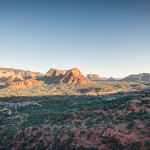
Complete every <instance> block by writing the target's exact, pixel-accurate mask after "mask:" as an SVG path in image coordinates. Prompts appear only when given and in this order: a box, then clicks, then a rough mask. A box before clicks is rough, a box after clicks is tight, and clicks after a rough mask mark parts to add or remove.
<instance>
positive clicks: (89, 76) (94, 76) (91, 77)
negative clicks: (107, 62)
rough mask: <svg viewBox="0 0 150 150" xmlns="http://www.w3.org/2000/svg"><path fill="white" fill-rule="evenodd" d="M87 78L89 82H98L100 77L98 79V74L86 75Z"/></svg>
mask: <svg viewBox="0 0 150 150" xmlns="http://www.w3.org/2000/svg"><path fill="white" fill-rule="evenodd" d="M87 78H88V79H89V80H100V77H99V75H98V74H88V75H87Z"/></svg>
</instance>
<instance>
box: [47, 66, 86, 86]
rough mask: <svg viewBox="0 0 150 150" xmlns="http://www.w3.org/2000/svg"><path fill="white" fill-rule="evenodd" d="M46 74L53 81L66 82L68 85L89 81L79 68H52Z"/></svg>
mask: <svg viewBox="0 0 150 150" xmlns="http://www.w3.org/2000/svg"><path fill="white" fill-rule="evenodd" d="M46 76H47V77H48V80H49V81H51V82H53V83H66V84H68V85H69V84H84V83H86V82H87V81H88V79H87V78H86V77H85V76H83V75H82V73H81V72H80V70H79V69H77V68H74V69H71V70H57V69H50V71H49V72H47V73H46Z"/></svg>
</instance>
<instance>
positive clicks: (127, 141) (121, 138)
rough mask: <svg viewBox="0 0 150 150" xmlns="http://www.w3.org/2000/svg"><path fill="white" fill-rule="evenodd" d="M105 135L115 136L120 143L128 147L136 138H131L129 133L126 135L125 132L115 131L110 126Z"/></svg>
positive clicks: (106, 136)
mask: <svg viewBox="0 0 150 150" xmlns="http://www.w3.org/2000/svg"><path fill="white" fill-rule="evenodd" d="M103 137H105V138H113V139H115V141H116V142H118V143H120V144H121V146H123V147H127V146H128V145H129V144H131V143H132V142H133V141H135V139H133V138H131V137H130V136H128V135H125V134H123V133H120V132H118V131H114V130H112V129H110V128H108V129H107V130H106V131H105V132H104V133H103Z"/></svg>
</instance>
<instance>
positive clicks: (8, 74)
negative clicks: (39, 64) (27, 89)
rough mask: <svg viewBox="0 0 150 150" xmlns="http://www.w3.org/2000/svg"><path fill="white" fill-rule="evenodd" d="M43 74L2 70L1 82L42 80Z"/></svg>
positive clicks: (0, 73)
mask: <svg viewBox="0 0 150 150" xmlns="http://www.w3.org/2000/svg"><path fill="white" fill-rule="evenodd" d="M42 76H43V74H42V73H39V72H37V73H36V72H31V71H24V70H20V69H9V68H0V82H7V83H8V82H17V81H23V80H26V79H30V78H34V79H37V78H40V77H42Z"/></svg>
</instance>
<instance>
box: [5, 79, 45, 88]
mask: <svg viewBox="0 0 150 150" xmlns="http://www.w3.org/2000/svg"><path fill="white" fill-rule="evenodd" d="M43 83H44V82H43V81H38V80H35V79H28V80H25V81H20V82H11V83H8V84H7V86H8V87H9V88H27V87H32V86H36V85H41V84H43Z"/></svg>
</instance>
